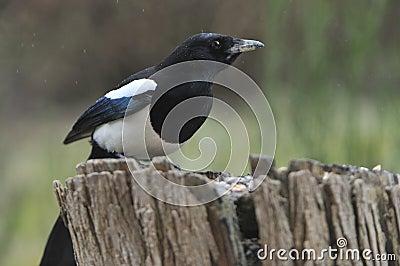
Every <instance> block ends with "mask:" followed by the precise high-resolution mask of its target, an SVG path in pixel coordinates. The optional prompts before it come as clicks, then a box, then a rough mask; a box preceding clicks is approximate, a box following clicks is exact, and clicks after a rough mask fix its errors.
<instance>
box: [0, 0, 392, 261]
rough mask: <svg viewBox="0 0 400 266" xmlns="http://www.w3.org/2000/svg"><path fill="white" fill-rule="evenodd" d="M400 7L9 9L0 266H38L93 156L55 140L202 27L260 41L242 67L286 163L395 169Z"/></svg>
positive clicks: (4, 19) (290, 4)
mask: <svg viewBox="0 0 400 266" xmlns="http://www.w3.org/2000/svg"><path fill="white" fill-rule="evenodd" d="M399 12H400V2H399V1H396V0H380V1H372V0H371V1H344V0H340V1H317V0H313V1H301V2H300V1H292V0H282V1H264V0H250V1H239V0H233V1H229V2H228V1H219V2H217V1H211V0H205V1H194V0H189V1H184V2H178V1H176V2H174V3H170V2H168V3H167V2H163V1H145V0H138V1H124V0H119V1H118V0H116V1H107V2H101V3H100V2H97V1H78V0H72V1H49V0H36V1H32V0H31V1H10V0H9V1H6V0H4V1H1V3H0V58H1V60H0V65H1V70H2V71H0V78H1V89H0V95H1V104H0V110H1V112H0V122H1V125H2V130H1V138H0V148H1V150H2V154H1V155H0V156H1V157H0V169H1V183H2V185H1V193H0V214H1V216H0V217H1V218H0V265H35V264H37V263H38V261H39V258H40V256H41V252H42V250H43V247H44V244H45V241H46V238H47V235H48V233H49V231H50V228H51V226H52V224H53V222H54V220H55V218H56V215H57V206H56V201H55V198H54V196H53V194H52V186H51V181H52V180H53V179H64V178H66V177H68V176H72V175H74V166H75V164H77V163H78V162H80V161H84V160H85V159H86V157H87V155H88V153H89V145H88V144H87V143H85V141H82V142H79V143H76V144H73V145H70V146H63V145H61V141H62V139H63V137H64V136H65V134H66V133H67V131H68V130H69V129H70V127H71V126H72V124H73V122H74V120H75V119H76V117H77V116H78V115H80V113H81V112H82V111H83V110H84V109H85V108H86V107H87V106H88V105H89V104H91V103H92V102H93V101H94V100H96V99H97V98H98V97H99V96H101V95H102V94H103V93H104V92H105V91H108V90H110V89H112V87H113V86H114V85H116V84H117V83H118V82H119V81H121V80H122V79H123V78H125V77H127V76H128V75H129V74H131V73H134V72H136V71H138V70H140V69H142V68H144V67H147V66H149V65H153V64H156V63H157V62H158V61H159V60H160V59H161V58H163V57H164V56H166V55H167V54H168V53H169V52H170V51H171V50H172V49H173V48H174V47H175V46H176V45H177V44H178V43H180V42H181V41H182V40H184V39H185V38H186V37H187V36H189V35H191V34H194V33H198V32H201V31H210V32H221V33H225V34H231V35H235V36H240V37H246V38H256V39H259V40H261V41H263V42H265V43H266V47H265V48H263V49H262V50H259V51H257V52H256V53H251V54H246V56H242V57H241V58H240V59H239V60H238V62H237V63H236V64H235V65H236V66H237V67H238V68H240V69H242V70H244V71H245V72H246V73H248V74H249V75H250V76H251V77H252V78H253V79H254V80H255V81H256V82H257V83H258V84H259V85H260V86H261V87H262V88H263V90H264V92H265V94H266V96H267V98H268V100H269V102H270V104H271V107H272V110H273V112H274V115H275V119H276V126H277V149H276V158H277V162H278V165H285V164H286V163H287V161H288V160H289V159H291V158H297V157H311V158H314V159H318V160H321V161H323V162H326V163H333V162H337V163H350V164H356V165H363V166H366V167H373V166H375V165H376V164H382V165H383V167H384V168H385V169H388V170H392V171H397V172H399V171H400V166H399V164H398V158H400V151H399V149H398V148H397V147H399V146H400V130H399V119H400V118H399V117H400V116H399V115H400V112H399V104H398V101H399V100H398V97H399V84H400V51H399V47H400V34H399V29H398V25H399V24H400V23H399V16H398V14H399ZM260 55H262V57H261V56H260ZM205 130H207V128H206V129H205ZM206 132H207V131H206ZM253 146H254V143H253Z"/></svg>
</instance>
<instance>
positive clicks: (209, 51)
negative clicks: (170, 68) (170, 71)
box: [163, 33, 264, 66]
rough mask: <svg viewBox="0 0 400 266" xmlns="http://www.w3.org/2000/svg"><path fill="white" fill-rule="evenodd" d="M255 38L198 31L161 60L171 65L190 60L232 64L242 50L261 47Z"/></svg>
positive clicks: (164, 63) (261, 44)
mask: <svg viewBox="0 0 400 266" xmlns="http://www.w3.org/2000/svg"><path fill="white" fill-rule="evenodd" d="M263 46H264V44H263V43H262V42H259V41H255V40H245V39H239V38H234V37H231V36H228V35H222V34H216V33H199V34H196V35H193V36H191V37H189V38H188V39H186V40H185V41H184V42H183V43H182V44H181V45H179V46H178V47H176V48H175V50H174V51H173V52H172V53H171V54H170V55H169V56H168V57H167V58H166V59H165V60H164V61H163V65H164V66H166V65H172V64H176V63H181V62H185V61H192V60H211V61H217V62H221V63H225V64H232V63H233V62H234V61H235V59H236V58H237V57H238V56H239V55H240V54H241V53H243V52H248V51H252V50H255V49H256V48H259V47H263Z"/></svg>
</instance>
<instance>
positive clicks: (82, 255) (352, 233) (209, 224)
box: [54, 155, 400, 265]
mask: <svg viewBox="0 0 400 266" xmlns="http://www.w3.org/2000/svg"><path fill="white" fill-rule="evenodd" d="M250 164H251V166H252V168H253V169H254V168H255V166H256V165H257V164H259V166H260V167H257V171H258V172H256V175H257V176H256V178H255V180H257V182H259V181H262V180H263V181H262V182H259V183H260V186H259V187H257V188H256V189H254V188H255V187H254V183H253V180H252V179H251V178H247V177H242V178H237V179H235V178H234V177H232V176H230V175H229V174H226V175H224V176H220V177H218V178H217V179H216V180H214V181H215V182H212V183H211V185H210V187H209V189H208V190H206V191H204V192H202V193H203V194H198V193H197V194H196V193H195V190H192V189H191V188H189V190H185V191H183V190H177V189H176V188H174V187H173V186H172V185H171V186H170V185H164V186H163V187H161V189H160V187H159V186H160V184H159V183H157V182H158V181H157V178H155V177H157V176H160V175H161V176H162V177H164V178H166V179H168V180H170V181H172V182H173V183H176V184H180V185H187V186H201V185H203V184H205V183H209V182H211V181H212V180H209V179H208V178H207V177H206V176H205V175H201V174H197V173H184V172H182V171H179V170H177V169H175V168H174V167H173V166H172V165H170V164H169V163H168V161H166V160H165V159H164V158H155V159H154V160H153V164H152V165H151V166H149V167H145V168H143V167H142V166H139V164H138V163H137V162H136V161H134V160H126V161H125V160H123V159H121V160H115V159H107V160H91V161H88V162H86V163H82V164H79V165H78V166H77V175H76V176H75V177H73V178H69V179H67V181H66V186H63V185H62V184H61V183H60V182H58V181H55V182H54V188H55V193H56V196H57V200H58V202H59V206H60V210H61V214H62V216H63V219H64V222H65V223H66V224H67V226H68V228H69V230H70V233H71V236H72V240H73V244H74V250H75V257H76V260H77V262H78V263H79V265H400V264H399V259H400V185H399V180H400V178H399V175H397V174H393V173H390V172H387V171H381V170H379V171H377V170H368V169H366V168H362V167H355V166H347V165H336V164H333V165H325V164H322V163H320V162H318V161H314V160H308V159H297V160H292V161H291V162H290V163H289V166H288V167H281V168H276V167H275V165H274V161H273V160H272V159H271V158H269V157H267V156H256V155H253V156H252V157H251V158H250ZM271 166H272V168H271V169H269V168H270V167H271ZM130 170H131V171H132V173H133V174H134V175H135V178H139V179H138V180H141V182H145V183H146V185H147V186H148V187H152V186H153V185H154V186H153V187H154V190H155V191H153V192H154V193H155V195H157V197H164V198H167V199H176V200H179V201H180V202H183V203H187V204H188V205H196V204H193V203H196V202H199V203H201V201H202V200H203V199H204V198H205V197H206V196H207V195H209V194H211V195H214V194H215V195H218V193H221V190H222V191H223V192H224V191H225V192H226V195H224V196H223V197H221V198H219V199H218V200H215V201H211V202H209V203H207V204H200V205H197V206H187V207H181V206H175V205H171V204H168V203H165V202H162V201H160V200H157V199H156V198H154V197H152V196H150V195H149V194H148V193H147V192H145V191H144V190H143V189H142V187H141V186H139V185H138V184H137V182H136V181H135V179H133V178H132V174H131V171H130ZM267 171H269V172H268V175H267V176H266V175H265V174H266V172H267ZM232 180H233V181H232ZM156 188H157V189H156ZM339 238H345V239H346V245H345V246H344V247H342V248H340V249H341V250H342V251H343V252H346V251H348V250H350V249H351V250H352V249H359V250H361V251H362V250H365V249H370V250H371V252H372V253H371V256H375V255H377V254H389V253H393V254H395V255H396V258H397V260H396V261H376V260H375V261H373V260H365V259H363V258H361V259H360V260H345V259H344V260H340V259H336V260H332V259H329V258H327V257H326V258H325V259H324V260H322V261H317V260H297V261H293V260H290V259H289V260H285V261H283V260H278V258H277V257H276V254H275V255H274V257H273V258H274V259H272V260H271V259H269V258H267V259H265V260H259V259H258V258H257V251H258V250H259V249H260V248H263V247H264V245H265V244H266V245H268V249H276V250H278V249H281V248H282V249H286V250H290V249H292V248H296V249H297V250H300V251H301V250H302V249H310V248H313V249H315V250H316V251H317V256H318V255H319V253H318V252H319V251H320V250H321V249H324V248H328V246H331V247H332V248H338V246H337V242H336V241H337V239H339Z"/></svg>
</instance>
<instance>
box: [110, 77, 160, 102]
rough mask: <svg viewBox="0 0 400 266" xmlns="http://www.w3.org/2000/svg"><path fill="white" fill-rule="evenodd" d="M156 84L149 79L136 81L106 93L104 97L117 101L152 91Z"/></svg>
mask: <svg viewBox="0 0 400 266" xmlns="http://www.w3.org/2000/svg"><path fill="white" fill-rule="evenodd" d="M156 87H157V83H156V82H155V81H154V80H151V79H137V80H133V81H131V82H130V83H128V84H126V85H124V86H122V87H121V88H119V89H116V90H112V91H110V92H108V93H107V94H106V95H105V96H106V97H107V98H109V99H119V98H122V97H132V96H135V95H138V94H141V93H144V92H146V91H150V90H151V91H154V90H155V89H156Z"/></svg>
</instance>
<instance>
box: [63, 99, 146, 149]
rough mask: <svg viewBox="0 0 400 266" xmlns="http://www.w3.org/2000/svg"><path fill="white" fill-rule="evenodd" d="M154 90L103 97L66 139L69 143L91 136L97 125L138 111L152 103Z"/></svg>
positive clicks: (86, 112) (77, 122)
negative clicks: (115, 96) (116, 97)
mask: <svg viewBox="0 0 400 266" xmlns="http://www.w3.org/2000/svg"><path fill="white" fill-rule="evenodd" d="M152 95H153V91H146V92H144V93H141V94H138V95H135V96H132V97H121V98H118V99H110V98H108V97H106V96H103V97H101V98H100V99H98V100H97V101H96V103H95V104H93V105H92V106H91V107H89V108H88V109H87V110H86V111H85V112H84V113H83V114H82V115H81V117H79V119H78V121H76V123H75V124H74V126H73V127H72V130H71V131H70V132H69V133H68V135H67V137H66V138H65V140H64V144H68V143H71V142H74V141H77V140H79V139H83V138H86V137H89V136H90V135H91V134H92V133H93V131H94V130H95V129H96V127H98V126H100V125H102V124H105V123H108V122H111V121H113V120H117V119H120V118H123V117H124V116H125V114H126V115H129V114H133V113H136V112H138V111H140V110H141V109H143V108H144V107H146V106H147V105H149V104H150V103H151V97H152Z"/></svg>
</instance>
